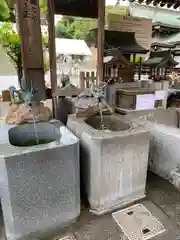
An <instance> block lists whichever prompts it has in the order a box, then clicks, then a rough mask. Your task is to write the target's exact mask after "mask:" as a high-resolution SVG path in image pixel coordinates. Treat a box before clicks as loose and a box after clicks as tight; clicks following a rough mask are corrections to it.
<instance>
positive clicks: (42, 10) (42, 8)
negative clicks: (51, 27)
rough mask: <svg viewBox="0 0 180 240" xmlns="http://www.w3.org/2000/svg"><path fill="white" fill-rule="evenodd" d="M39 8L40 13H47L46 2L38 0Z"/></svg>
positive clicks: (45, 0)
mask: <svg viewBox="0 0 180 240" xmlns="http://www.w3.org/2000/svg"><path fill="white" fill-rule="evenodd" d="M39 7H40V10H41V12H44V13H46V12H47V0H39Z"/></svg>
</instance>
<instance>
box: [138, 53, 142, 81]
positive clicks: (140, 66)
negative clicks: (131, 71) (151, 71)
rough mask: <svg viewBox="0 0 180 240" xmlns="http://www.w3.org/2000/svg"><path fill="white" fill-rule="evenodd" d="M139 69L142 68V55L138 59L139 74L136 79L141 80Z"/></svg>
mask: <svg viewBox="0 0 180 240" xmlns="http://www.w3.org/2000/svg"><path fill="white" fill-rule="evenodd" d="M141 70H142V57H140V61H139V74H138V75H139V76H138V80H139V81H140V80H141Z"/></svg>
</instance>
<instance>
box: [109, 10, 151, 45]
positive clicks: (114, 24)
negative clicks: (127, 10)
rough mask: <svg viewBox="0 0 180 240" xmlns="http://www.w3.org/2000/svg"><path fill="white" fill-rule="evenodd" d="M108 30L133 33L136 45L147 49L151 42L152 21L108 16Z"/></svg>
mask: <svg viewBox="0 0 180 240" xmlns="http://www.w3.org/2000/svg"><path fill="white" fill-rule="evenodd" d="M108 29H109V30H116V31H120V32H135V38H136V41H137V43H138V44H139V45H140V46H141V47H144V48H145V49H149V48H150V45H151V40H152V19H147V18H140V17H132V16H122V15H120V14H108Z"/></svg>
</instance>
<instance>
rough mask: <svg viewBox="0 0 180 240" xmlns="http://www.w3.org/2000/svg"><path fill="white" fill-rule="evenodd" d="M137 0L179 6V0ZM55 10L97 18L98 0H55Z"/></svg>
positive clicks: (61, 12)
mask: <svg viewBox="0 0 180 240" xmlns="http://www.w3.org/2000/svg"><path fill="white" fill-rule="evenodd" d="M129 1H130V2H135V1H134V0H129ZM139 2H140V3H143V4H144V3H145V4H147V5H149V4H151V3H152V4H153V5H154V6H160V7H164V6H167V7H172V6H173V7H174V8H179V7H180V1H179V0H161V1H160V0H139ZM55 12H56V14H61V15H69V16H79V17H91V18H97V16H98V0H55ZM144 17H145V16H144Z"/></svg>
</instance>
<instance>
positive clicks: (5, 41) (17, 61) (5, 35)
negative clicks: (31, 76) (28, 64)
mask: <svg viewBox="0 0 180 240" xmlns="http://www.w3.org/2000/svg"><path fill="white" fill-rule="evenodd" d="M42 43H43V48H44V49H47V46H48V37H47V35H42ZM0 44H1V45H2V47H3V49H4V51H5V52H6V54H7V56H8V57H9V58H10V59H11V60H12V62H13V64H14V66H15V68H16V70H17V74H18V76H19V74H21V75H22V59H21V44H20V36H19V34H18V32H17V31H16V30H14V29H13V25H12V24H11V23H8V22H5V23H3V24H2V26H1V27H0ZM48 67H49V63H48V61H47V59H45V60H44V69H45V71H47V69H48Z"/></svg>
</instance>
